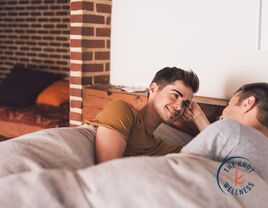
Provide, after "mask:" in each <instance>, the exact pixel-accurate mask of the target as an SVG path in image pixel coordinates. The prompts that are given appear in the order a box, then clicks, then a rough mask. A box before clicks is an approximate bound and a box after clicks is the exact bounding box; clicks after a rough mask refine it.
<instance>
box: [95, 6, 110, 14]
mask: <svg viewBox="0 0 268 208" xmlns="http://www.w3.org/2000/svg"><path fill="white" fill-rule="evenodd" d="M96 6H97V12H102V13H110V14H111V11H112V6H111V5H108V4H97V5H96Z"/></svg>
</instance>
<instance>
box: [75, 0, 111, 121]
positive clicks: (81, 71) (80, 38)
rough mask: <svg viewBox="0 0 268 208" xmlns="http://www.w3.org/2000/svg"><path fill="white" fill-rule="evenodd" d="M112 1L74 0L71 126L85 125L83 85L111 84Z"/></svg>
mask: <svg viewBox="0 0 268 208" xmlns="http://www.w3.org/2000/svg"><path fill="white" fill-rule="evenodd" d="M111 4H112V1H111V0H91V1H89V0H71V16H70V22H71V23H70V27H71V28H70V87H71V89H70V125H71V126H76V125H80V124H82V113H83V112H82V108H83V106H82V99H83V97H82V93H83V92H82V90H83V89H82V88H83V86H86V85H92V84H100V83H102V84H105V83H109V74H110V72H109V71H110V68H109V67H110V29H111V26H110V24H111Z"/></svg>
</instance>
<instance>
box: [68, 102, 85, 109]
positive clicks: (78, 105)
mask: <svg viewBox="0 0 268 208" xmlns="http://www.w3.org/2000/svg"><path fill="white" fill-rule="evenodd" d="M70 107H71V108H82V102H81V101H78V100H71V101H70Z"/></svg>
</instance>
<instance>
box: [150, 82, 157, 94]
mask: <svg viewBox="0 0 268 208" xmlns="http://www.w3.org/2000/svg"><path fill="white" fill-rule="evenodd" d="M158 88H159V87H158V85H157V84H156V83H155V82H153V83H152V84H151V85H150V87H149V92H150V96H153V95H154V94H155V93H156V92H157V91H158Z"/></svg>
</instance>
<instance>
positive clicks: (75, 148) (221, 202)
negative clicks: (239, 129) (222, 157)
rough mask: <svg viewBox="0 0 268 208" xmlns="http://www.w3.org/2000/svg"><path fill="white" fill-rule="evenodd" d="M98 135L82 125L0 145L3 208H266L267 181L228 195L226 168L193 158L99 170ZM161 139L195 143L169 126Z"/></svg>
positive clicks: (134, 160)
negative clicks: (222, 171)
mask: <svg viewBox="0 0 268 208" xmlns="http://www.w3.org/2000/svg"><path fill="white" fill-rule="evenodd" d="M95 133H96V131H95V128H94V127H92V126H87V125H83V126H80V127H75V128H74V127H67V128H57V129H48V130H42V131H39V132H35V133H32V134H28V135H24V136H21V137H18V138H16V139H13V140H8V141H5V142H3V143H1V145H0V152H1V156H2V158H5V159H2V160H1V161H0V167H1V168H0V187H1V189H0V207H14V208H16V207H81V208H82V207H111V208H113V207H115V208H118V207H119V208H120V207H124V208H125V207H129V208H131V207H133V208H134V207H135V208H136V207H146V208H147V207H193V208H197V207H212V208H215V207H236V208H240V207H256V205H257V206H258V207H267V204H268V199H267V197H266V194H264V193H267V192H268V185H267V182H265V181H264V180H262V179H261V178H259V177H258V179H257V181H256V183H257V184H258V185H257V186H256V188H255V189H254V191H253V192H252V193H251V194H249V195H247V196H242V197H235V196H232V195H225V194H223V193H222V192H221V190H220V189H219V187H218V186H217V182H216V172H217V168H218V167H219V165H220V163H219V162H216V161H212V160H208V159H205V158H202V157H198V156H194V155H187V154H185V153H182V154H169V155H167V156H162V157H146V156H143V157H129V158H124V159H117V160H113V161H110V162H106V163H103V164H100V165H94V164H95V157H94V136H95ZM161 134H162V135H166V136H167V138H169V139H172V140H173V141H175V142H178V143H180V142H188V141H189V140H191V136H190V135H188V138H187V139H186V140H183V141H182V140H181V139H180V138H182V137H183V138H184V139H185V138H186V137H185V136H187V135H185V134H184V133H181V132H179V131H178V130H176V129H173V128H172V127H170V126H165V125H164V126H163V125H162V126H161V127H160V129H158V130H157V132H155V135H156V136H158V135H161ZM37 139H38V140H37ZM187 140H188V141H187ZM15 149H16V151H15V152H14V154H12V155H10V154H9V153H10V151H12V150H15ZM14 199H16V200H14Z"/></svg>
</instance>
